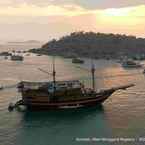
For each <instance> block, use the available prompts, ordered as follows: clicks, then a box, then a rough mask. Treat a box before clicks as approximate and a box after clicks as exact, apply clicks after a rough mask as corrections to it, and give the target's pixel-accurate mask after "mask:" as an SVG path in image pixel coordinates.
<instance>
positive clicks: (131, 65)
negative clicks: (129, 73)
mask: <svg viewBox="0 0 145 145" xmlns="http://www.w3.org/2000/svg"><path fill="white" fill-rule="evenodd" d="M122 66H123V67H126V68H141V67H142V65H141V64H140V63H139V62H135V61H133V60H127V61H123V62H122Z"/></svg>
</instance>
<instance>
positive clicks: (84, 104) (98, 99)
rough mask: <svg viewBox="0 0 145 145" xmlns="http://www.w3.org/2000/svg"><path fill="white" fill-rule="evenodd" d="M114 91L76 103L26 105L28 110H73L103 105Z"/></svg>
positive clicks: (32, 103) (76, 101) (33, 103)
mask: <svg viewBox="0 0 145 145" xmlns="http://www.w3.org/2000/svg"><path fill="white" fill-rule="evenodd" d="M113 92H114V91H108V92H105V93H103V94H98V95H96V97H94V98H86V99H81V100H75V101H62V102H50V103H49V102H43V103H42V102H31V103H24V105H26V106H27V108H28V109H36V110H39V109H47V110H48V109H72V108H82V107H91V106H97V105H101V104H102V103H103V102H104V101H105V100H106V99H108V98H109V96H111V95H112V93H113Z"/></svg>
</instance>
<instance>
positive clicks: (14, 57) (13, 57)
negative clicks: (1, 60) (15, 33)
mask: <svg viewBox="0 0 145 145" xmlns="http://www.w3.org/2000/svg"><path fill="white" fill-rule="evenodd" d="M11 60H12V61H23V60H24V57H23V56H20V55H12V56H11Z"/></svg>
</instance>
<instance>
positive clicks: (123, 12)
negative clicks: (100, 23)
mask: <svg viewBox="0 0 145 145" xmlns="http://www.w3.org/2000/svg"><path fill="white" fill-rule="evenodd" d="M129 12H130V9H129V8H120V9H115V8H112V9H106V10H104V14H105V15H106V16H117V17H118V16H128V15H129Z"/></svg>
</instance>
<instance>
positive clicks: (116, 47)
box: [30, 32, 145, 58]
mask: <svg viewBox="0 0 145 145" xmlns="http://www.w3.org/2000/svg"><path fill="white" fill-rule="evenodd" d="M30 51H31V52H34V53H41V54H46V55H60V56H65V57H69V56H80V57H81V56H82V57H94V58H103V57H113V58H114V57H118V56H120V55H130V56H131V55H136V54H138V55H141V54H145V39H143V38H136V37H135V36H126V35H120V34H104V33H94V32H73V33H71V34H70V35H68V36H64V37H62V38H60V39H59V40H56V39H53V40H51V41H49V42H48V43H46V44H45V45H43V46H42V48H39V49H32V50H30Z"/></svg>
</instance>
